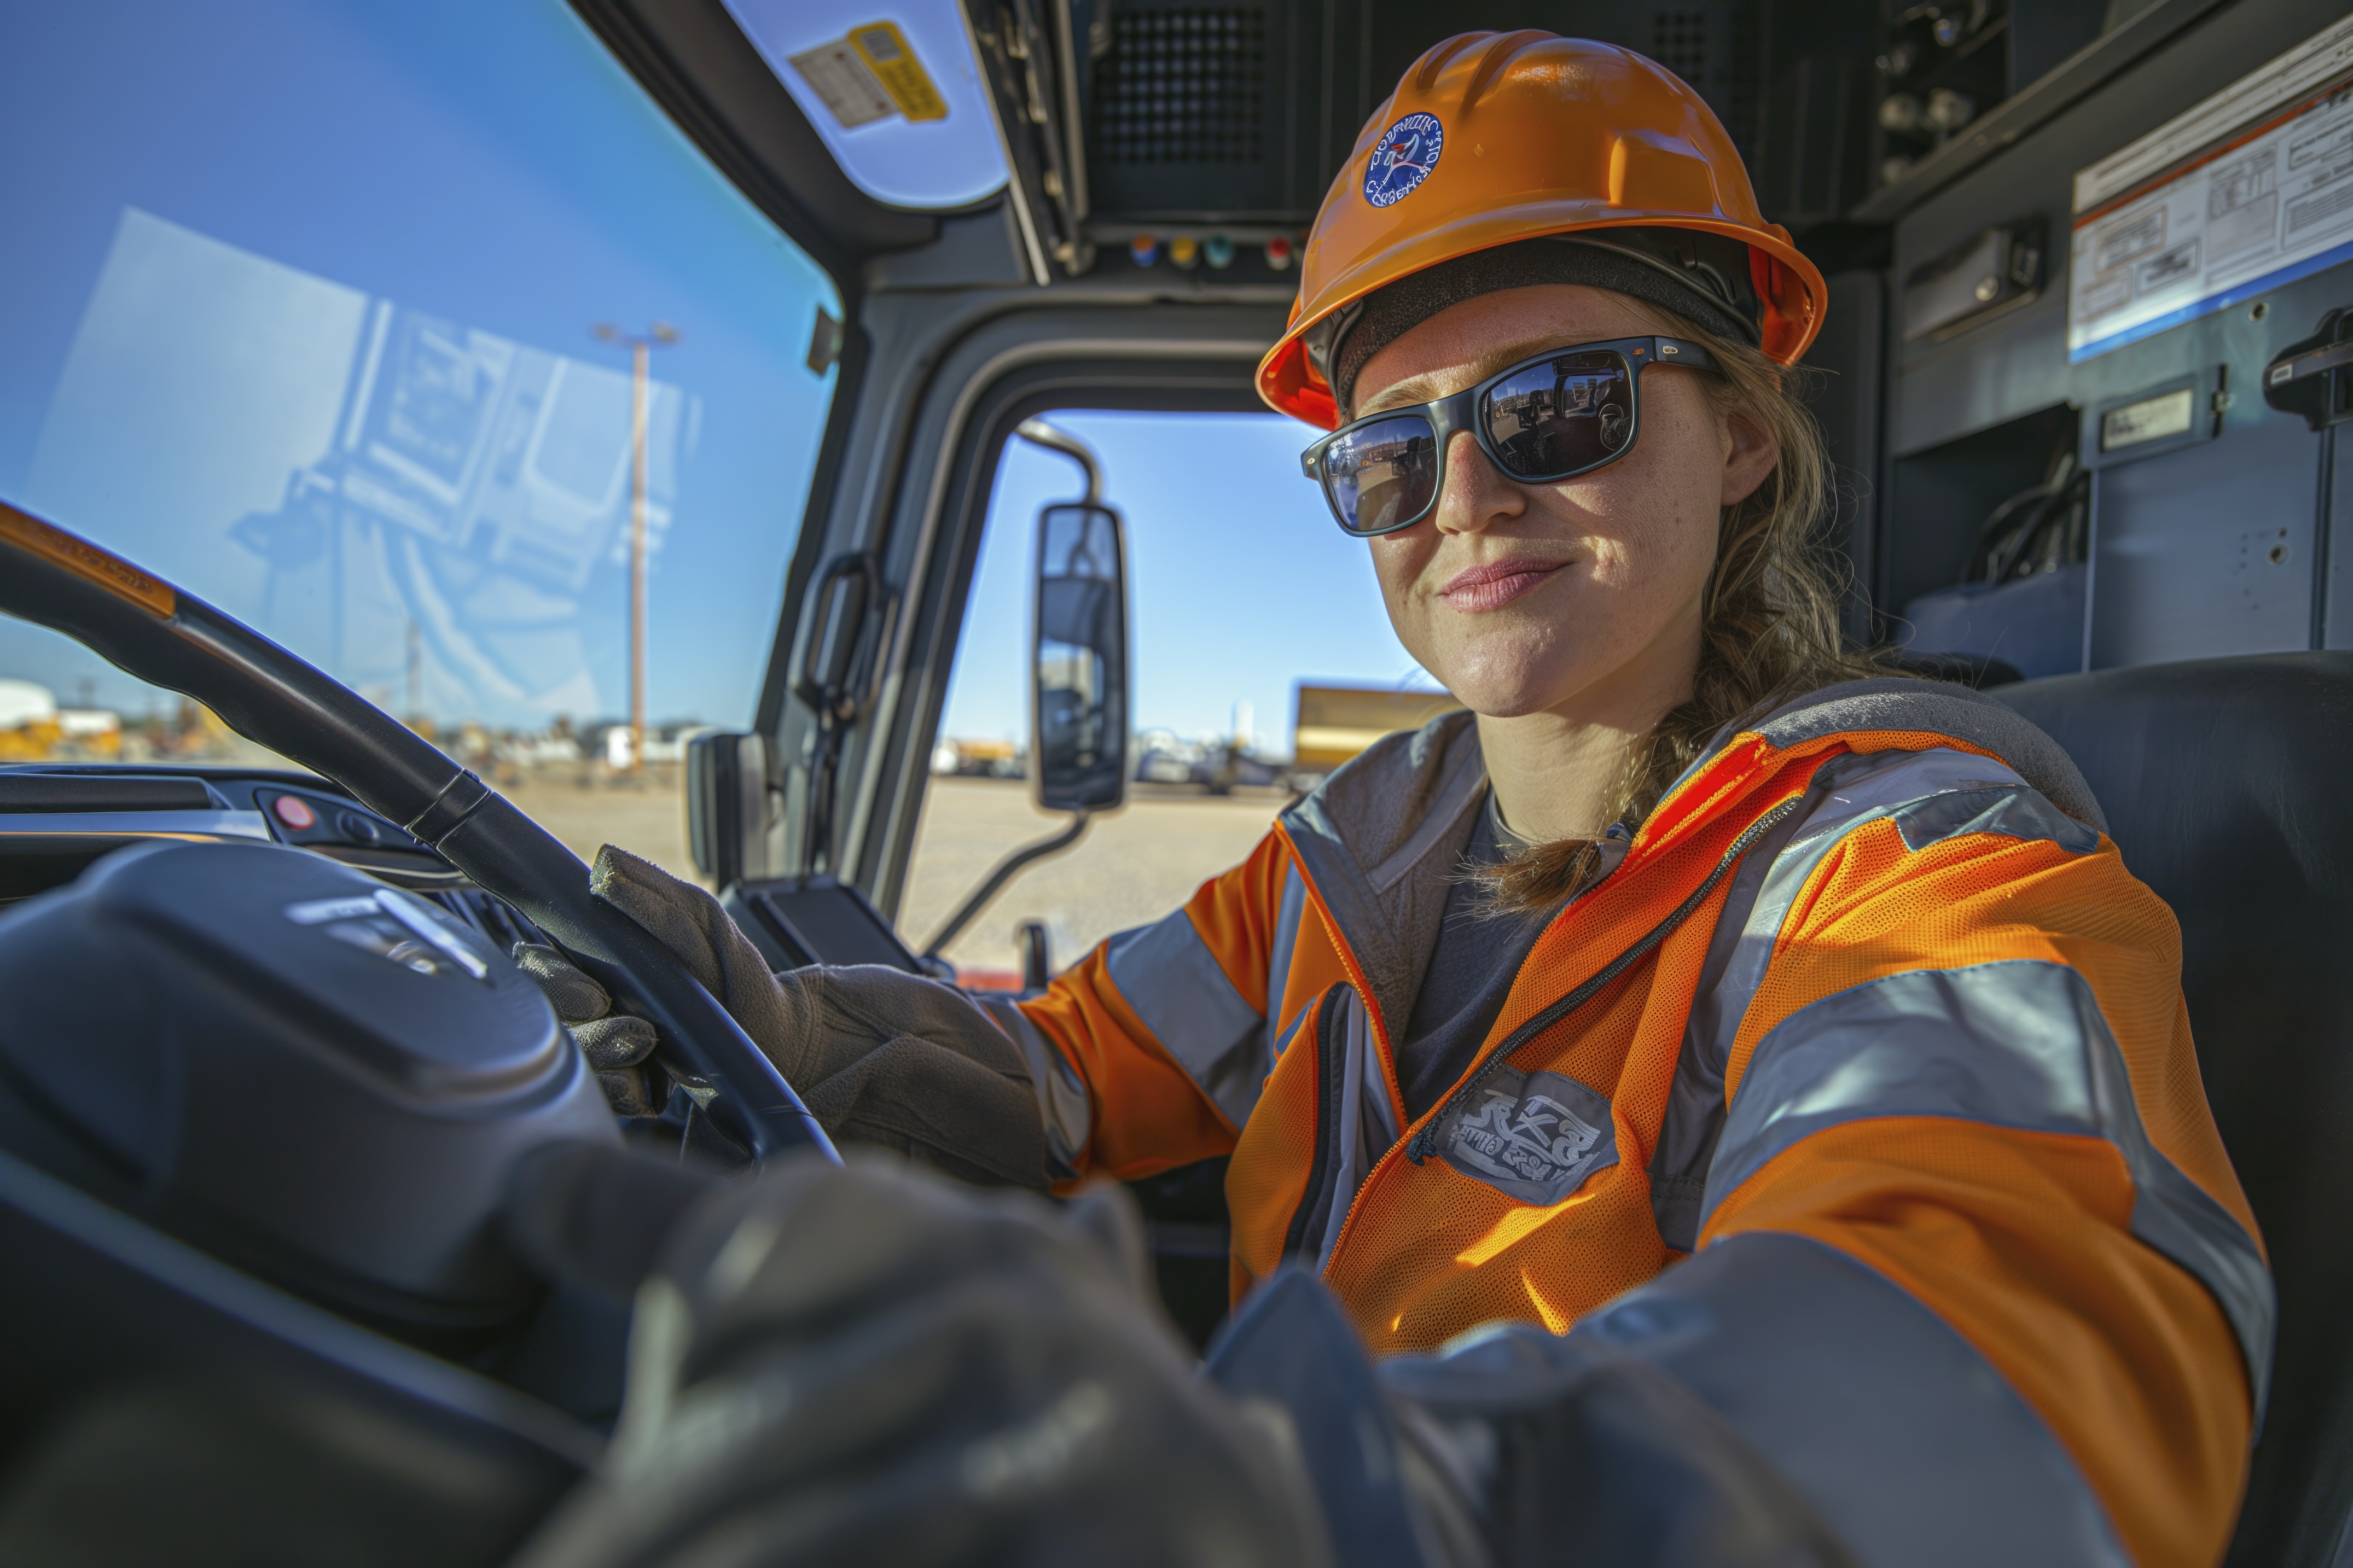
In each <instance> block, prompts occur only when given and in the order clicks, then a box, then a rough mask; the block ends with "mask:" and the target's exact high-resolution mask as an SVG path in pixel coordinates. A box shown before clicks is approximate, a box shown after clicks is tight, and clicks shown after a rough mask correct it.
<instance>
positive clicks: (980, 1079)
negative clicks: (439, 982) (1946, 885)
mask: <svg viewBox="0 0 2353 1568" xmlns="http://www.w3.org/2000/svg"><path fill="white" fill-rule="evenodd" d="M589 887H590V889H591V890H593V891H594V892H595V893H596V896H597V897H598V898H600V899H603V900H605V901H606V902H607V903H609V904H611V905H612V906H613V907H614V908H616V909H617V910H620V911H621V912H622V913H623V914H626V915H628V917H629V918H630V919H631V920H633V921H636V922H637V923H638V925H640V926H643V927H644V928H645V929H646V931H647V932H648V933H649V934H650V935H651V936H652V937H653V938H654V940H655V941H657V942H660V943H661V945H662V946H663V947H664V948H666V949H668V950H669V951H670V953H671V954H672V955H673V956H675V957H676V958H677V959H678V961H679V962H680V963H683V964H684V965H686V967H687V969H688V971H689V972H690V973H692V974H693V976H694V977H695V978H696V979H697V980H700V981H701V982H702V984H703V985H704V987H705V988H706V989H708V990H709V991H710V993H711V994H712V995H713V996H715V997H717V998H718V999H719V1002H720V1005H723V1006H724V1007H725V1008H726V1009H727V1011H728V1012H729V1013H730V1014H732V1015H733V1016H734V1019H735V1021H736V1022H737V1023H738V1024H740V1025H742V1026H744V1033H745V1034H746V1035H749V1036H750V1037H752V1041H753V1043H754V1045H756V1046H758V1047H760V1049H761V1050H763V1051H765V1052H766V1053H767V1056H768V1059H769V1060H770V1061H773V1062H775V1063H776V1070H777V1071H779V1072H781V1073H783V1074H784V1075H785V1081H786V1082H787V1083H789V1084H791V1085H792V1086H793V1089H795V1090H796V1091H797V1093H798V1094H799V1095H800V1097H801V1100H802V1102H803V1103H804V1104H806V1105H807V1107H808V1108H809V1112H810V1114H812V1115H814V1116H815V1117H816V1118H817V1120H818V1124H819V1125H820V1126H822V1127H823V1128H824V1129H825V1130H826V1131H827V1132H828V1134H830V1135H831V1136H832V1137H834V1138H836V1139H838V1140H840V1141H842V1142H861V1143H872V1144H878V1145H880V1146H881V1147H883V1148H886V1149H893V1150H896V1151H898V1152H900V1153H902V1154H905V1155H908V1156H909V1157H911V1158H913V1159H916V1160H921V1161H923V1162H925V1163H929V1164H932V1165H935V1166H937V1167H938V1168H939V1169H941V1170H943V1171H944V1172H946V1173H948V1174H950V1175H953V1176H955V1177H957V1178H959V1179H960V1180H964V1181H968V1182H979V1183H984V1184H998V1183H1001V1184H1009V1185H1015V1186H1025V1187H1032V1188H1038V1189H1043V1188H1044V1187H1045V1185H1046V1184H1047V1173H1046V1132H1045V1124H1044V1121H1042V1119H1041V1118H1040V1117H1039V1110H1038V1098H1037V1094H1036V1092H1035V1090H1033V1089H1031V1087H1030V1080H1029V1068H1027V1067H1026V1066H1025V1065H1024V1064H1023V1061H1022V1058H1021V1052H1020V1049H1019V1047H1017V1046H1016V1045H1015V1044H1014V1043H1013V1041H1012V1040H1011V1039H1010V1038H1009V1037H1007V1035H1006V1033H1005V1031H1004V1030H1002V1029H1000V1028H998V1027H997V1026H996V1025H995V1024H993V1023H991V1022H990V1021H989V1018H988V1015H987V1014H986V1013H984V1012H982V1011H981V1010H980V1008H979V1007H978V1006H977V1005H975V1004H974V1003H973V1001H972V1000H971V999H970V998H969V997H967V996H965V994H964V993H963V992H961V991H958V990H957V989H956V988H955V987H954V986H953V985H945V984H941V983H940V982H938V981H936V980H927V979H924V978H923V976H921V975H915V974H907V973H902V972H901V971H899V970H896V969H887V968H884V967H882V966H881V965H879V964H855V965H850V966H847V967H842V968H827V967H823V966H812V967H810V968H807V969H797V970H793V971H791V972H790V973H785V974H772V973H769V970H768V964H767V961H766V960H765V959H764V958H762V957H761V956H760V952H759V949H757V948H755V947H754V946H753V945H752V944H751V942H749V941H747V940H746V939H745V938H744V933H743V932H742V931H737V930H736V929H735V922H734V921H732V920H730V919H729V918H728V916H727V911H726V910H723V909H721V908H720V907H719V900H716V899H714V898H712V896H711V895H710V894H709V893H706V892H704V891H703V890H702V889H700V888H698V887H695V886H693V885H692V884H691V883H688V882H682V881H681V880H679V879H677V878H676V877H673V876H671V875H670V873H668V872H667V871H664V870H662V869H661V868H659V867H657V866H655V865H653V864H652V863H651V862H650V861H647V860H643V859H640V858H638V857H637V856H635V855H632V854H630V853H628V851H627V850H624V849H616V848H615V847H613V846H611V845H609V844H607V845H606V846H605V847H603V848H602V849H600V850H598V851H597V852H596V866H595V868H594V869H593V870H592V871H591V872H590V875H589ZM527 967H528V966H527ZM531 973H533V974H536V973H538V972H537V971H536V970H533V971H531ZM575 973H576V972H575ZM581 978H582V979H584V980H585V979H586V976H585V975H584V976H582V977H581ZM556 1011H557V1014H558V1016H564V1004H562V1003H558V1004H557V1006H556Z"/></svg>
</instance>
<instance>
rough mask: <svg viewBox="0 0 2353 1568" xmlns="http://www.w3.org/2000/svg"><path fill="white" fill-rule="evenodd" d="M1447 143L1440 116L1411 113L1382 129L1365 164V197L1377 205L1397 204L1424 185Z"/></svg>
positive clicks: (1436, 165)
mask: <svg viewBox="0 0 2353 1568" xmlns="http://www.w3.org/2000/svg"><path fill="white" fill-rule="evenodd" d="M1445 145H1446V128H1445V127H1444V126H1443V125H1440V123H1439V121H1438V116H1436V115H1435V114H1430V113H1426V112H1424V113H1414V114H1409V115H1406V116H1404V117H1403V118H1401V119H1400V120H1398V122H1397V123H1396V124H1395V125H1392V126H1390V127H1389V128H1388V130H1387V131H1384V132H1381V139H1380V140H1379V141H1378V142H1374V143H1373V155H1372V157H1371V158H1369V159H1367V160H1366V163H1365V200H1366V201H1368V202H1370V203H1372V204H1373V205H1375V206H1377V207H1388V206H1395V205H1397V204H1398V203H1399V202H1401V201H1403V200H1405V199H1406V197H1408V196H1409V195H1413V193H1414V192H1416V191H1418V190H1419V189H1420V188H1421V183H1422V181H1424V180H1426V179H1428V178H1430V171H1431V170H1432V169H1435V168H1437V167H1438V154H1439V152H1440V149H1442V148H1443V147H1444V146H1445Z"/></svg>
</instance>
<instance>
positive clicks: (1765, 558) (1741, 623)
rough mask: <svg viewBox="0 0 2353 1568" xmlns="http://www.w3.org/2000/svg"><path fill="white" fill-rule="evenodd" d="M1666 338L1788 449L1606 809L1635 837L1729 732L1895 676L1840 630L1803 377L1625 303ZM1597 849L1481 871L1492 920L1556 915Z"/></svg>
mask: <svg viewBox="0 0 2353 1568" xmlns="http://www.w3.org/2000/svg"><path fill="white" fill-rule="evenodd" d="M1626 302H1627V303H1628V304H1629V305H1631V306H1632V307H1633V308H1634V309H1636V310H1640V311H1641V313H1642V314H1643V315H1645V316H1649V317H1652V318H1655V319H1656V320H1657V321H1659V323H1660V326H1659V330H1660V331H1662V332H1668V333H1672V335H1674V336H1677V337H1683V338H1689V339H1691V340H1693V341H1694V342H1698V343H1700V344H1702V345H1704V347H1705V348H1706V349H1707V351H1708V353H1709V354H1711V355H1712V356H1713V357H1714V358H1715V364H1716V369H1717V372H1718V374H1715V375H1707V374H1702V375H1701V377H1700V384H1701V386H1702V388H1703V389H1704V393H1705V395H1706V397H1707V399H1708V403H1709V405H1710V406H1711V407H1712V408H1713V409H1714V410H1715V413H1716V414H1717V415H1718V416H1720V417H1746V418H1748V419H1750V420H1753V421H1755V422H1756V423H1757V425H1758V426H1762V427H1763V428H1764V429H1765V430H1766V431H1767V433H1769V434H1770V435H1771V436H1772V437H1774V438H1775V439H1776V440H1777V441H1778V443H1779V445H1780V452H1781V455H1780V459H1779V461H1778V462H1777V463H1776V464H1775V465H1774V468H1773V471H1772V472H1771V473H1769V474H1767V476H1766V477H1765V479H1764V482H1763V483H1761V484H1759V485H1758V486H1757V489H1754V490H1753V491H1751V492H1750V493H1749V494H1748V495H1747V496H1746V498H1744V499H1743V500H1739V501H1737V502H1736V503H1735V504H1733V505H1731V506H1728V507H1725V509H1724V513H1723V518H1722V521H1720V523H1719V524H1718V528H1717V531H1716V544H1715V570H1714V571H1713V573H1712V574H1710V576H1709V578H1708V584H1707V590H1706V597H1705V600H1704V603H1703V605H1702V608H1701V625H1700V650H1699V667H1698V668H1697V669H1696V670H1695V671H1694V674H1693V677H1692V694H1691V697H1690V699H1689V700H1687V701H1684V702H1682V703H1679V704H1678V705H1676V706H1675V707H1673V708H1671V709H1669V710H1667V711H1666V713H1664V714H1663V715H1662V716H1661V718H1660V720H1659V721H1658V723H1657V724H1656V725H1654V726H1653V727H1652V728H1651V732H1650V733H1649V734H1647V735H1645V736H1644V737H1642V739H1641V740H1640V741H1638V742H1635V743H1634V746H1633V748H1632V750H1631V751H1630V752H1629V754H1628V756H1627V759H1626V765H1625V768H1624V770H1623V771H1622V772H1621V773H1620V775H1619V778H1618V783H1617V785H1616V787H1615V789H1614V791H1613V793H1612V796H1611V799H1610V801H1609V813H1610V816H1611V817H1612V819H1613V820H1614V821H1616V822H1619V823H1622V824H1624V825H1625V826H1626V827H1627V828H1628V829H1633V828H1635V827H1638V826H1641V822H1642V819H1643V818H1644V817H1646V816H1649V815H1650V814H1651V808H1652V807H1654V806H1656V805H1658V804H1659V800H1660V797H1661V796H1662V795H1665V794H1666V792H1667V786H1668V785H1670V784H1673V783H1674V781H1675V780H1676V779H1677V778H1678V777H1680V776H1681V775H1682V773H1683V770H1684V769H1686V768H1688V767H1690V766H1691V764H1692V763H1694V762H1696V761H1698V760H1699V757H1700V754H1701V752H1703V751H1704V750H1705V749H1706V746H1707V743H1708V742H1710V741H1711V740H1713V739H1715V736H1716V735H1717V734H1718V733H1719V732H1721V731H1723V730H1724V729H1725V726H1727V725H1729V724H1733V723H1735V722H1736V721H1741V720H1743V719H1756V718H1761V717H1763V716H1764V714H1765V713H1766V712H1767V711H1769V710H1771V709H1773V708H1775V707H1778V705H1780V704H1781V703H1783V702H1786V701H1788V700H1789V699H1791V698H1793V697H1799V696H1802V695H1804V694H1805V693H1806V692H1809V691H1814V690H1819V689H1820V688H1822V687H1825V686H1829V685H1831V684H1833V683H1835V682H1838V681H1841V680H1853V679H1860V678H1862V677H1868V676H1886V675H1901V674H1904V673H1905V671H1904V670H1902V669H1901V668H1897V667H1896V666H1895V665H1894V663H1893V662H1892V661H1891V660H1890V659H1889V658H1887V656H1886V655H1885V654H1884V653H1882V652H1878V651H1872V652H1867V653H1855V652H1850V651H1848V649H1847V648H1846V647H1845V644H1844V640H1843V638H1842V637H1841V633H1840V628H1839V611H1840V604H1841V599H1842V598H1843V596H1844V592H1845V588H1846V577H1845V574H1844V573H1843V571H1842V570H1841V569H1839V568H1838V567H1837V566H1836V565H1834V563H1833V558H1832V556H1831V552H1830V551H1829V549H1828V548H1827V542H1826V541H1825V539H1824V538H1823V525H1824V522H1825V521H1826V520H1827V518H1828V516H1829V513H1830V502H1831V497H1832V495H1833V493H1834V492H1833V488H1832V485H1833V481H1832V475H1831V462H1830V454H1829V452H1828V450H1827V448H1826V447H1824V446H1823V443H1822V433H1821V426H1820V425H1819V424H1817V423H1816V422H1815V420H1814V416H1813V412H1812V411H1811V410H1810V409H1809V408H1808V407H1807V406H1806V405H1805V402H1804V400H1803V398H1802V396H1801V395H1800V392H1801V378H1802V377H1804V376H1805V374H1807V373H1806V372H1805V371H1803V370H1801V369H1798V368H1795V367H1784V366H1781V365H1778V364H1776V363H1773V362H1772V361H1771V360H1768V359H1767V358H1766V357H1765V356H1764V355H1763V354H1761V353H1758V352H1757V350H1755V349H1753V348H1750V347H1749V346H1748V345H1746V343H1741V342H1734V341H1732V340H1730V339H1727V338H1725V337H1723V336H1721V335H1719V334H1717V333H1715V332H1711V331H1706V330H1705V329H1704V328H1702V327H1701V326H1699V325H1698V324H1697V323H1695V322H1694V321H1689V320H1686V319H1684V318H1683V317H1682V316H1680V315H1677V314H1676V313H1674V312H1672V311H1669V310H1660V309H1658V308H1656V307H1653V306H1649V305H1646V304H1644V303H1643V302H1641V301H1639V300H1627V301H1626ZM1598 863H1599V840H1596V839H1589V838H1566V839H1559V840H1556V841H1555V842H1552V843H1549V844H1539V845H1535V846H1534V847H1530V848H1527V849H1525V850H1523V851H1521V852H1520V853H1519V854H1518V855H1516V856H1514V857H1513V858H1511V859H1509V860H1506V861H1504V863H1503V864H1501V865H1499V866H1494V867H1490V868H1486V869H1484V870H1483V871H1482V877H1483V878H1484V879H1485V880H1486V881H1487V883H1488V889H1489V898H1488V900H1487V902H1488V905H1489V907H1490V908H1491V909H1492V910H1494V911H1495V912H1498V913H1504V912H1515V911H1520V910H1548V909H1553V908H1556V907H1557V906H1559V905H1560V904H1561V903H1562V902H1563V901H1564V900H1567V899H1568V898H1569V897H1570V896H1571V895H1572V894H1574V893H1575V892H1576V891H1577V889H1578V888H1579V887H1581V886H1582V885H1583V884H1584V883H1585V881H1586V879H1588V877H1590V876H1591V875H1592V873H1593V870H1594V868H1595V867H1596V865H1597V864H1598Z"/></svg>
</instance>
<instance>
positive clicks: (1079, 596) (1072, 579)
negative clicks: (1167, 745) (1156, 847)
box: [1029, 502, 1130, 815]
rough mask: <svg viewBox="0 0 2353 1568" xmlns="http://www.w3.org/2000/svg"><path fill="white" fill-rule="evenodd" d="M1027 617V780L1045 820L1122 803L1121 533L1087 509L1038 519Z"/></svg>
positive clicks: (1064, 508) (1108, 518) (1099, 511)
mask: <svg viewBox="0 0 2353 1568" xmlns="http://www.w3.org/2000/svg"><path fill="white" fill-rule="evenodd" d="M1030 604H1031V616H1030V641H1029V650H1030V683H1029V692H1030V701H1029V777H1030V783H1031V788H1032V791H1033V794H1034V796H1035V798H1036V800H1037V802H1038V805H1039V807H1040V808H1041V809H1043V810H1046V811H1057V812H1087V813H1092V814H1094V815H1101V814H1102V813H1103V812H1107V811H1116V810H1118V809H1119V808H1120V806H1121V805H1124V804H1125V803H1126V800H1127V772H1128V768H1127V747H1128V712H1129V706H1130V704H1129V696H1128V658H1127V626H1128V618H1127V533H1126V529H1125V526H1124V524H1123V523H1122V522H1121V521H1120V516H1119V514H1118V513H1117V512H1115V511H1113V510H1111V509H1110V508H1109V507H1105V506H1097V505H1092V504H1087V503H1083V502H1081V503H1071V504H1066V505H1061V506H1050V507H1047V508H1046V509H1045V510H1042V511H1040V512H1039V514H1038V555H1037V575H1036V581H1035V584H1034V590H1033V593H1032V596H1031V600H1030Z"/></svg>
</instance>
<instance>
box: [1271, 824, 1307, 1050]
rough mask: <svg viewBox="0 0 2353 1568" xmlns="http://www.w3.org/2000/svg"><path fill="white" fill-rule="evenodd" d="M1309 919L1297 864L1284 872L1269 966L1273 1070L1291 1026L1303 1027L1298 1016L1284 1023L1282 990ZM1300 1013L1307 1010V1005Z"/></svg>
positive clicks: (1288, 978) (1304, 880)
mask: <svg viewBox="0 0 2353 1568" xmlns="http://www.w3.org/2000/svg"><path fill="white" fill-rule="evenodd" d="M1306 918H1307V879H1306V878H1304V877H1302V876H1301V875H1300V874H1299V868H1298V867H1297V866H1292V867H1290V868H1287V869H1286V870H1285V871H1284V872H1283V874H1282V904H1281V905H1280V906H1279V907H1278V908H1277V909H1276V910H1275V915H1274V953H1273V957H1272V958H1271V960H1270V961H1269V963H1268V964H1267V966H1266V1059H1267V1062H1268V1064H1269V1065H1268V1070H1269V1071H1270V1072H1271V1071H1272V1070H1273V1066H1272V1064H1273V1063H1274V1061H1275V1060H1276V1058H1280V1057H1281V1056H1282V1047H1283V1046H1284V1044H1285V1043H1286V1042H1287V1041H1288V1040H1289V1039H1290V1033H1291V1029H1295V1028H1297V1027H1298V1026H1299V1020H1298V1018H1296V1017H1294V1018H1293V1019H1292V1021H1291V1025H1290V1028H1285V1027H1283V1026H1282V993H1283V988H1284V987H1285V986H1287V985H1288V984H1290V983H1291V955H1292V954H1293V952H1297V951H1298V948H1299V922H1300V921H1303V920H1305V919H1306ZM1300 1012H1301V1013H1302V1014H1304V1013H1305V1012H1306V1006H1305V1005H1304V1004H1302V1005H1301V1007H1300Z"/></svg>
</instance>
